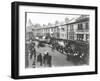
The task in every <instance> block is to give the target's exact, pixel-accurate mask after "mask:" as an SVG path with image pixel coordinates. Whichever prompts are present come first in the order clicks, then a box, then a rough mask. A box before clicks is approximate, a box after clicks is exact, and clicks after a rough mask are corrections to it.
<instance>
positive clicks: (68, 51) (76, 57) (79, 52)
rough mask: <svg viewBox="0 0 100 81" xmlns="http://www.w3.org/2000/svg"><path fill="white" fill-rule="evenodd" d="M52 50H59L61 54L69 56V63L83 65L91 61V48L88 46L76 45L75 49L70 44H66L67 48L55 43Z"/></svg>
mask: <svg viewBox="0 0 100 81" xmlns="http://www.w3.org/2000/svg"><path fill="white" fill-rule="evenodd" d="M51 45H52V50H57V51H59V52H61V54H65V55H66V56H67V60H68V61H72V62H73V63H75V64H77V63H81V64H88V60H89V47H88V45H84V46H83V45H82V44H80V45H75V48H74V49H73V48H72V46H71V44H70V43H65V46H61V45H59V44H58V43H57V42H53V43H52V44H51Z"/></svg>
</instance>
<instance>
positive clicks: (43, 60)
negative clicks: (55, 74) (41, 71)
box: [25, 40, 52, 68]
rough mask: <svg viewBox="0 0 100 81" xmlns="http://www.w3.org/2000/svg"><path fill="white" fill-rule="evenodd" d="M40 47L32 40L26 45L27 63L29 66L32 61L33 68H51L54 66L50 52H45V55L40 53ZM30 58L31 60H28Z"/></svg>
mask: <svg viewBox="0 0 100 81" xmlns="http://www.w3.org/2000/svg"><path fill="white" fill-rule="evenodd" d="M35 47H38V45H37V46H36V44H35V42H33V41H32V40H30V42H29V44H27V45H26V50H25V51H26V55H27V56H26V60H27V61H26V62H27V66H28V65H29V60H32V61H33V62H32V66H33V68H36V67H38V66H39V67H44V66H45V67H51V66H52V56H51V55H50V54H49V52H48V51H46V52H44V53H41V52H40V53H39V52H37V50H36V48H35ZM28 57H29V59H27V58H28Z"/></svg>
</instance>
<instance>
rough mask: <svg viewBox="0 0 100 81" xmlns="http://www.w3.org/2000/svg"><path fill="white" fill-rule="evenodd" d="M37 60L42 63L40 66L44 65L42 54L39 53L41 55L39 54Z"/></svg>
mask: <svg viewBox="0 0 100 81" xmlns="http://www.w3.org/2000/svg"><path fill="white" fill-rule="evenodd" d="M37 62H39V63H40V66H42V54H41V53H39V55H38V56H37Z"/></svg>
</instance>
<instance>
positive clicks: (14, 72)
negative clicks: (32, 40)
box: [11, 2, 98, 79]
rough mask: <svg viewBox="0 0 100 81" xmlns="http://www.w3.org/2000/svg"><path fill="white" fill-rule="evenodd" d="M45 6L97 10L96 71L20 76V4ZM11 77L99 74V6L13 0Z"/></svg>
mask: <svg viewBox="0 0 100 81" xmlns="http://www.w3.org/2000/svg"><path fill="white" fill-rule="evenodd" d="M20 5H24V6H44V7H59V8H74V9H90V10H95V71H91V72H76V73H59V74H44V75H27V76H19V68H18V67H19V6H20ZM11 10H12V11H11V20H12V21H11V23H12V24H11V25H12V28H11V29H12V30H11V35H12V37H11V47H12V49H11V52H12V53H11V78H13V79H25V78H42V77H58V76H72V75H88V74H97V73H98V70H97V60H98V59H97V51H98V50H97V49H98V48H97V42H98V41H97V37H98V36H97V24H98V23H97V18H98V17H97V13H98V12H97V7H96V6H80V5H64V4H63V5H62V4H48V3H31V2H12V4H11Z"/></svg>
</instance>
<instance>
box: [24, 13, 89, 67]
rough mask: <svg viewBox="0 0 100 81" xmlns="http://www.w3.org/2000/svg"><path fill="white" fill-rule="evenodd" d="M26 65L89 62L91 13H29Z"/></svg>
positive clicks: (27, 19)
mask: <svg viewBox="0 0 100 81" xmlns="http://www.w3.org/2000/svg"><path fill="white" fill-rule="evenodd" d="M25 24H26V25H25V26H26V30H25V68H46V67H65V66H66V67H67V66H82V65H89V15H67V14H66V15H62V14H59V15H56V14H43V13H28V12H27V14H26V23H25Z"/></svg>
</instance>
